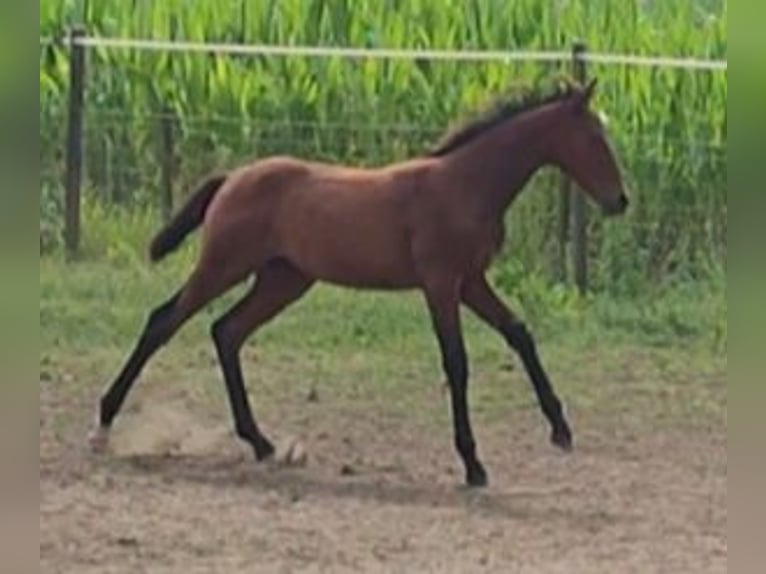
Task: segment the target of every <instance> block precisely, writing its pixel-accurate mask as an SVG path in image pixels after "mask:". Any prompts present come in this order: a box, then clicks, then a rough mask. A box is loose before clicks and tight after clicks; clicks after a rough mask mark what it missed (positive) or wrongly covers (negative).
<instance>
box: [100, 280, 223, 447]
mask: <svg viewBox="0 0 766 574" xmlns="http://www.w3.org/2000/svg"><path fill="white" fill-rule="evenodd" d="M234 283H235V281H232V280H223V279H222V275H218V274H215V273H207V272H205V268H204V267H198V268H197V269H196V270H195V271H194V272H193V273H192V275H191V277H190V278H189V280H188V281H187V283H186V285H185V286H184V287H183V288H182V289H181V290H180V291H178V292H177V293H176V294H175V295H173V296H172V297H171V298H170V299H168V300H167V301H165V302H164V303H163V304H161V305H160V306H158V307H156V308H155V309H154V310H153V311H151V313H149V317H148V319H147V321H146V324H145V326H144V329H143V331H142V333H141V335H140V337H139V339H138V342H137V343H136V345H135V347H134V348H133V351H132V352H131V354H130V356H129V357H128V359H127V360H126V361H125V363H124V365H123V367H122V369H121V370H120V372H119V374H118V375H117V377H116V378H115V379H114V381H113V382H112V384H111V385H110V386H109V388H108V389H107V391H106V392H105V393H104V394H103V396H102V398H101V401H100V405H99V413H98V420H97V426H96V429H95V430H94V432H93V433H92V434H91V435H90V437H89V440H90V443H91V447H92V448H93V449H94V450H96V451H100V450H104V449H105V447H106V445H107V443H108V438H109V430H110V429H111V426H112V423H113V422H114V419H115V417H116V416H117V414H118V413H119V411H120V409H121V408H122V405H123V404H124V402H125V399H126V398H127V396H128V393H129V392H130V390H131V388H132V387H133V385H134V383H135V381H136V380H137V378H138V377H139V375H140V374H141V371H142V370H143V368H144V367H145V366H146V364H147V363H148V362H149V360H150V359H151V358H152V356H153V355H154V354H155V353H156V352H157V351H158V350H159V349H160V348H161V347H162V346H163V345H165V344H166V343H167V342H168V341H170V339H171V338H172V337H173V335H175V333H176V332H177V331H178V330H179V329H180V328H181V326H182V325H183V324H184V323H186V321H187V320H188V319H189V318H191V317H192V315H194V314H195V313H196V312H197V311H199V310H200V309H201V308H202V307H204V306H205V305H206V304H207V303H209V302H210V301H212V300H213V299H215V298H216V297H218V296H219V295H221V294H222V293H223V292H224V291H226V290H227V289H228V288H229V287H230V286H231V285H233V284H234Z"/></svg>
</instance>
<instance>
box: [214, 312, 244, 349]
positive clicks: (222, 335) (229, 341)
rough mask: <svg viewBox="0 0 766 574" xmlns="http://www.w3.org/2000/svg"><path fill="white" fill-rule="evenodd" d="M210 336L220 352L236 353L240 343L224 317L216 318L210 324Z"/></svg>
mask: <svg viewBox="0 0 766 574" xmlns="http://www.w3.org/2000/svg"><path fill="white" fill-rule="evenodd" d="M210 336H211V337H212V338H213V342H215V345H216V347H217V348H218V349H219V350H220V351H221V352H226V353H236V352H237V350H238V349H239V347H240V345H241V340H240V338H239V337H238V336H237V334H236V333H234V332H233V330H232V328H231V325H230V323H229V322H228V321H227V320H226V318H225V317H224V318H221V319H218V320H217V321H215V322H214V323H213V324H212V325H211V327H210Z"/></svg>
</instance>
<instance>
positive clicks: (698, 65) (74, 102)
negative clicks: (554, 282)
mask: <svg viewBox="0 0 766 574" xmlns="http://www.w3.org/2000/svg"><path fill="white" fill-rule="evenodd" d="M54 44H59V45H65V46H66V47H67V49H68V53H69V62H70V66H69V76H70V77H69V96H68V111H67V115H68V118H67V132H66V142H67V143H66V149H65V154H66V159H65V198H66V201H65V242H66V248H67V252H68V253H69V254H70V255H73V256H74V255H76V254H77V252H78V249H79V245H80V205H81V188H82V178H83V131H84V121H85V114H84V113H83V110H84V105H85V90H86V84H87V70H86V53H87V51H89V50H96V49H98V50H107V51H113V50H131V51H155V52H161V53H174V52H182V53H200V54H216V55H226V56H241V57H270V58H278V57H285V56H295V57H305V58H343V59H357V60H363V61H364V60H409V61H418V62H422V61H444V62H456V63H460V62H462V63H480V62H495V63H499V64H503V63H511V62H548V63H556V64H565V65H567V66H570V67H571V71H572V74H573V75H574V76H575V77H576V78H577V79H578V80H580V81H582V82H584V81H586V80H587V76H588V69H587V68H588V66H589V65H609V66H624V67H643V68H657V69H677V70H687V71H690V72H705V73H715V72H721V71H723V72H725V71H726V69H727V63H726V62H725V61H718V60H696V59H687V58H665V57H647V56H637V55H615V54H601V53H590V52H588V50H587V48H586V46H585V45H584V44H579V43H578V44H575V45H574V46H573V47H572V49H571V50H569V51H523V52H503V51H446V50H414V51H413V50H398V49H377V48H376V49H368V48H334V47H314V46H272V45H237V44H213V43H193V42H174V41H173V42H171V41H161V40H142V39H122V38H97V37H88V36H86V35H85V33H84V31H82V30H80V29H75V30H72V31H71V33H70V35H69V36H68V37H67V38H66V39H65V40H61V39H55V38H41V48H42V47H44V46H50V45H54ZM147 120H148V121H156V122H157V123H158V124H159V127H160V139H161V149H162V152H161V154H160V156H161V157H160V161H159V163H160V166H161V182H162V185H161V187H162V196H161V203H160V205H161V207H162V210H163V212H164V213H165V214H166V215H169V214H170V212H171V211H172V208H173V188H174V186H175V181H176V178H177V175H178V174H177V173H176V171H177V170H176V157H177V155H178V153H177V150H176V149H175V148H176V142H175V134H176V127H175V119H174V117H173V113H172V111H171V110H169V109H163V111H162V113H159V114H156V115H154V116H150V117H148V118H147ZM327 127H328V128H331V127H332V126H327ZM376 129H380V128H376ZM400 129H402V128H401V127H400ZM558 195H559V197H558V217H557V223H556V233H555V235H556V238H557V246H558V249H557V255H556V260H557V261H556V267H557V274H558V275H559V277H560V278H562V279H563V278H565V276H566V270H567V267H568V265H567V245H568V244H569V245H571V263H570V264H571V268H572V270H573V274H574V280H575V283H576V285H577V286H578V287H579V288H580V290H582V291H585V290H587V288H588V284H589V278H588V269H589V257H588V228H589V226H588V210H587V208H586V204H585V200H584V198H583V195H582V194H580V193H572V191H571V186H570V183H569V181H568V180H567V179H566V178H565V177H563V176H562V177H561V180H560V182H559V194H558Z"/></svg>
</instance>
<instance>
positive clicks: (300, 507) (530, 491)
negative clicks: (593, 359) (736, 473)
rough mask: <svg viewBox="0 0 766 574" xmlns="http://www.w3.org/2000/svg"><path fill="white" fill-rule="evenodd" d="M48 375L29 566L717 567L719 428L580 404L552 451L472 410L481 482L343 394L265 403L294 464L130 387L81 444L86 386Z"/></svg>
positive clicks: (412, 431)
mask: <svg viewBox="0 0 766 574" xmlns="http://www.w3.org/2000/svg"><path fill="white" fill-rule="evenodd" d="M59 388H61V386H60V385H58V386H57V385H52V384H51V385H43V384H41V397H40V400H41V405H40V412H41V414H40V417H41V421H40V563H41V570H42V571H43V572H77V573H86V572H94V573H95V572H98V573H108V572H131V573H133V572H152V573H159V572H168V573H175V572H178V573H181V572H184V573H186V572H460V573H463V572H562V573H563V572H566V573H572V572H610V573H615V572H621V573H623V572H641V573H645V572H669V573H670V572H672V573H679V572H695V573H697V572H725V571H726V568H727V540H726V520H727V516H726V474H727V472H726V437H725V429H724V430H708V431H702V430H694V431H692V430H669V429H668V428H664V429H662V430H652V429H650V428H618V427H617V426H616V425H614V423H611V424H607V423H605V422H603V421H598V420H589V419H588V418H587V417H585V416H581V417H579V418H580V420H577V417H575V420H574V423H575V431H576V433H578V434H576V446H575V451H574V453H572V454H570V455H564V454H561V453H559V452H557V451H556V450H555V449H554V448H553V447H550V446H549V445H548V444H547V442H546V439H545V428H544V426H543V425H542V423H541V417H540V415H539V413H537V412H536V411H535V410H533V409H528V410H523V411H522V412H520V413H515V414H514V415H513V417H509V418H508V419H507V420H506V421H504V422H502V423H499V422H494V423H492V424H488V423H484V422H479V423H478V424H477V425H476V426H477V435H478V436H477V438H478V441H479V446H480V452H481V454H482V456H483V458H484V462H485V465H486V466H487V468H488V471H489V474H490V486H489V488H487V489H485V490H481V491H472V490H467V489H465V488H463V487H462V486H460V485H461V483H462V474H461V472H460V469H459V466H458V463H457V459H456V457H455V455H454V454H453V452H452V450H451V449H452V446H451V437H450V433H449V429H448V427H447V428H445V429H444V430H443V431H442V432H431V431H425V430H424V428H425V427H421V426H418V425H416V424H415V423H409V422H408V421H407V420H403V419H400V418H395V417H385V416H381V417H378V416H375V414H374V413H373V412H372V411H370V410H369V409H368V408H366V407H361V406H360V407H358V411H355V409H354V406H353V405H351V406H345V407H341V406H337V407H334V406H333V405H331V404H324V405H319V406H316V407H315V408H314V409H313V410H312V411H311V414H310V415H307V414H306V413H305V412H304V413H297V412H295V411H294V410H293V415H292V416H291V415H289V414H287V409H286V410H285V414H284V416H279V418H273V417H272V420H270V421H268V422H269V426H268V427H267V428H270V429H273V431H272V432H271V434H272V436H273V437H274V438H275V439H276V442H278V443H279V442H280V441H281V442H282V443H284V442H285V441H288V440H289V437H280V436H279V434H278V433H279V432H280V431H284V432H287V431H289V432H292V433H294V435H293V436H296V437H299V438H300V440H301V441H302V443H303V444H304V445H305V448H306V451H307V452H308V462H307V464H306V465H305V466H303V467H294V468H286V467H284V466H278V465H274V464H270V465H256V464H255V463H254V462H253V460H252V459H251V457H250V454H249V452H248V451H246V450H245V449H244V448H243V447H240V446H239V444H238V443H237V442H236V441H235V440H234V439H233V438H232V436H231V433H230V432H229V430H228V426H227V424H228V422H229V421H228V420H227V419H226V418H225V417H222V416H218V417H216V418H211V417H206V416H201V415H200V413H198V412H196V410H195V405H194V403H193V401H189V400H185V399H184V398H183V397H172V396H161V397H157V396H154V395H153V394H152V392H150V390H149V388H148V387H143V388H142V391H141V393H140V399H139V398H138V396H139V395H137V399H136V402H135V403H134V404H133V405H132V408H131V409H130V410H129V411H128V412H126V413H125V415H124V416H123V417H122V418H121V419H119V424H118V425H117V427H116V428H115V430H114V434H113V436H112V442H111V447H110V452H108V453H106V454H102V455H98V456H97V455H94V454H92V453H90V452H89V451H88V449H87V448H86V443H85V440H84V437H85V436H86V432H87V430H88V425H89V423H90V422H91V420H92V412H91V411H92V395H90V394H87V393H82V397H80V398H73V397H71V396H64V395H63V394H61V392H60V391H58V390H57V389H59ZM86 395H87V400H85V396H86ZM64 412H66V413H67V418H66V420H67V421H71V422H70V423H67V424H65V423H63V422H61V421H62V420H63V419H62V417H63V413H64ZM219 415H220V413H219ZM429 428H430V427H429ZM578 431H579V432H578Z"/></svg>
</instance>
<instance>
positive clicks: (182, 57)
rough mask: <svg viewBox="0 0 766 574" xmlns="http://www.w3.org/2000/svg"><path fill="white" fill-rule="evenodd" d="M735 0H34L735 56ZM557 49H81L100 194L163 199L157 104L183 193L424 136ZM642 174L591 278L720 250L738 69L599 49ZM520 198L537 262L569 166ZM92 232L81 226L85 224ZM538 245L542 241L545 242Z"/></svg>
mask: <svg viewBox="0 0 766 574" xmlns="http://www.w3.org/2000/svg"><path fill="white" fill-rule="evenodd" d="M726 10H727V4H726V0H707V1H700V0H697V1H694V0H679V1H677V2H667V1H664V0H626V1H624V2H614V1H610V0H593V1H589V2H574V1H569V0H515V1H514V2H508V1H507V0H353V1H352V0H334V1H330V0H230V1H228V2H222V1H220V0H196V1H191V0H164V1H163V2H151V1H149V0H130V1H129V0H119V1H118V0H91V1H87V0H80V1H75V0H41V3H40V34H41V36H43V37H51V38H56V37H61V35H62V34H63V33H64V31H65V30H66V28H67V27H68V26H70V25H73V24H81V25H83V26H84V28H85V30H86V31H87V33H88V34H89V35H104V36H109V37H124V38H164V39H174V40H195V41H210V42H213V41H214V42H236V43H257V44H279V45H290V44H297V45H327V46H360V47H397V48H400V47H401V48H418V49H422V48H436V49H473V50H480V49H492V50H509V51H510V50H534V49H551V50H561V49H568V48H569V47H570V46H571V45H572V43H573V42H574V41H575V40H583V41H585V42H586V43H587V46H588V49H589V50H592V51H595V52H611V53H632V54H651V55H668V56H689V57H706V58H720V59H725V58H726V56H727V46H726V43H727V32H726V21H727V20H726ZM68 68H69V60H68V52H67V49H66V47H65V46H63V45H60V44H57V43H55V42H54V43H52V44H50V45H47V44H46V45H43V44H41V50H40V139H41V165H42V168H41V169H42V177H41V181H42V191H41V219H46V218H47V219H50V220H51V221H52V222H53V223H52V224H53V225H55V222H56V221H58V219H57V217H58V215H57V214H58V213H59V209H58V208H57V206H58V205H59V204H60V197H61V193H62V192H61V181H62V164H63V161H62V156H63V153H64V152H63V149H64V142H65V129H66V105H67V90H68ZM568 71H569V68H568V66H565V65H563V64H547V63H546V64H541V63H522V62H519V63H511V64H508V63H499V62H498V63H467V62H447V61H438V62H435V61H427V60H413V61H402V60H397V61H382V60H374V61H373V60H345V59H341V58H306V57H294V56H290V57H268V58H267V57H244V56H211V55H206V54H181V53H172V54H170V53H163V52H148V51H147V52H142V51H133V50H116V49H101V48H93V49H89V50H88V65H87V91H86V120H85V129H86V134H85V141H86V173H85V181H86V185H87V186H88V188H89V193H90V194H92V196H93V197H95V198H98V199H99V200H104V201H106V202H108V203H110V204H113V203H114V204H120V205H124V206H127V207H129V208H135V207H146V206H156V205H157V203H158V199H157V196H158V188H159V185H160V178H161V176H160V165H159V162H158V159H157V158H158V154H159V149H160V145H161V139H162V138H161V134H160V126H161V119H162V117H163V116H164V115H166V114H170V115H172V117H173V118H174V122H175V134H176V149H177V156H178V165H177V180H176V184H177V186H176V188H177V193H178V195H179V198H178V200H180V196H181V195H182V194H183V192H184V190H186V189H187V188H188V186H189V185H190V184H191V182H193V181H195V180H196V179H197V178H199V176H200V175H201V174H202V173H204V172H206V171H207V170H209V169H212V168H217V167H221V166H225V165H231V164H233V163H235V162H237V161H241V160H243V159H246V158H254V157H263V156H265V155H268V154H272V153H291V154H295V155H300V156H304V157H309V158H315V159H325V160H329V161H337V162H344V163H350V164H359V165H375V164H381V163H385V162H389V161H393V160H398V159H403V158H405V157H407V156H409V155H413V154H417V153H420V152H421V151H422V150H423V149H424V148H426V147H428V146H429V144H431V143H432V142H433V141H434V140H435V139H436V138H438V136H439V135H440V134H441V132H442V131H444V130H445V129H446V128H447V127H448V126H449V124H450V123H451V122H453V121H455V120H457V119H459V118H460V117H461V116H464V115H465V114H467V113H470V112H471V111H473V110H475V109H477V108H480V107H481V106H482V104H483V103H484V102H486V101H487V100H490V99H492V97H493V96H495V95H496V94H498V93H501V92H504V91H506V90H507V89H508V88H509V86H513V85H528V84H530V83H533V82H536V81H538V80H540V79H543V78H549V77H554V76H556V75H558V74H561V73H566V72H568ZM588 72H589V74H591V75H594V76H597V77H598V78H599V88H600V92H599V96H598V99H597V102H598V106H599V108H600V109H601V110H602V111H603V113H604V114H605V116H606V117H607V118H608V128H609V132H610V134H611V136H612V138H613V140H614V143H615V146H616V148H617V150H618V152H619V154H620V157H621V161H622V163H623V166H624V169H625V172H626V177H627V179H628V181H629V184H630V186H631V188H632V190H633V195H634V205H635V207H634V209H632V210H631V213H630V215H629V216H627V218H626V220H622V221H615V222H612V221H605V220H603V219H602V218H600V217H598V216H594V217H591V218H590V224H589V232H590V237H591V241H590V244H589V245H590V247H589V248H590V250H591V254H590V255H591V261H592V262H593V263H592V265H593V268H592V277H593V281H594V285H595V286H596V287H597V288H598V287H601V288H610V287H612V286H615V285H617V284H622V285H642V284H647V282H656V281H658V280H660V279H665V278H672V279H676V278H679V277H680V278H681V279H695V278H700V277H704V276H706V275H705V274H706V273H708V272H709V271H710V270H711V269H722V268H723V266H724V265H725V257H726V203H727V200H726V181H727V174H726V141H727V118H726V115H727V77H726V72H725V71H724V72H695V71H687V70H666V69H658V68H635V67H627V66H606V65H595V64H593V65H589V69H588ZM532 187H533V188H534V189H530V190H528V191H527V192H526V193H525V194H524V195H523V196H522V198H521V199H520V201H519V203H518V204H517V205H516V206H515V207H514V208H513V209H512V210H511V213H510V214H509V219H510V246H509V249H510V250H512V251H513V256H514V259H516V260H517V261H519V262H520V264H521V265H523V267H524V268H525V269H535V270H539V271H548V270H549V269H550V268H551V261H552V260H553V258H554V256H555V253H556V244H555V236H556V231H555V229H556V221H557V209H558V206H557V200H558V177H557V176H556V174H553V173H543V174H541V175H540V177H538V178H536V179H535V181H534V182H533V184H532ZM85 233H86V234H87V230H85ZM541 254H542V255H543V256H542V257H541Z"/></svg>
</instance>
